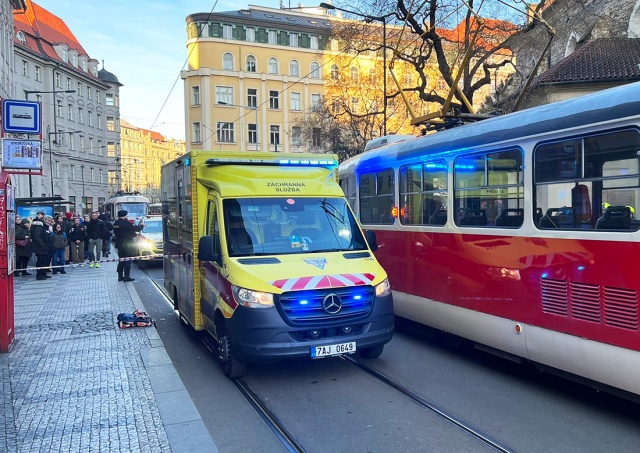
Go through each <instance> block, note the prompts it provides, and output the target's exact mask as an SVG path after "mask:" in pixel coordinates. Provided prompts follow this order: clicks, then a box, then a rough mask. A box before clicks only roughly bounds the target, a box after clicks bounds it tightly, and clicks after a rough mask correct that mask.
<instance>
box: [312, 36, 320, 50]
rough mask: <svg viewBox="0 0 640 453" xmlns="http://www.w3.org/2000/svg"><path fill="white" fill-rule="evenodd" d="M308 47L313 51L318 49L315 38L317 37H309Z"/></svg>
mask: <svg viewBox="0 0 640 453" xmlns="http://www.w3.org/2000/svg"><path fill="white" fill-rule="evenodd" d="M310 47H311V48H312V49H313V50H318V49H319V46H318V37H317V36H312V37H311V41H310Z"/></svg>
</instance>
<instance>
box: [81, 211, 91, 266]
mask: <svg viewBox="0 0 640 453" xmlns="http://www.w3.org/2000/svg"><path fill="white" fill-rule="evenodd" d="M89 220H90V219H89V214H84V215H83V216H82V221H81V222H80V223H82V224H83V225H84V226H85V228H86V227H87V225H89ZM84 259H85V261H86V260H88V259H89V239H86V240H85V241H84Z"/></svg>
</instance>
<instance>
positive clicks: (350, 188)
mask: <svg viewBox="0 0 640 453" xmlns="http://www.w3.org/2000/svg"><path fill="white" fill-rule="evenodd" d="M340 187H341V188H342V191H343V192H344V196H345V197H346V199H347V201H348V202H349V205H350V206H351V209H353V210H354V211H355V209H356V177H355V175H353V174H351V175H349V176H347V177H346V178H342V179H341V180H340Z"/></svg>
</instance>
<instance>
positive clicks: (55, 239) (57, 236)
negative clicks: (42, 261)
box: [51, 223, 67, 274]
mask: <svg viewBox="0 0 640 453" xmlns="http://www.w3.org/2000/svg"><path fill="white" fill-rule="evenodd" d="M51 245H52V247H53V261H52V263H51V264H52V265H53V273H54V274H57V273H58V272H60V273H61V274H66V273H67V272H66V271H65V270H64V263H65V259H64V251H65V250H66V248H67V233H65V232H64V228H63V225H62V223H56V224H55V225H54V226H53V233H51Z"/></svg>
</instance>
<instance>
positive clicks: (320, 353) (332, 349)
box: [311, 341, 356, 359]
mask: <svg viewBox="0 0 640 453" xmlns="http://www.w3.org/2000/svg"><path fill="white" fill-rule="evenodd" d="M354 352H356V342H355V341H350V342H349V343H340V344H330V345H325V346H315V347H313V348H311V358H312V359H320V358H322V357H331V356H334V355H341V354H353V353H354Z"/></svg>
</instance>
